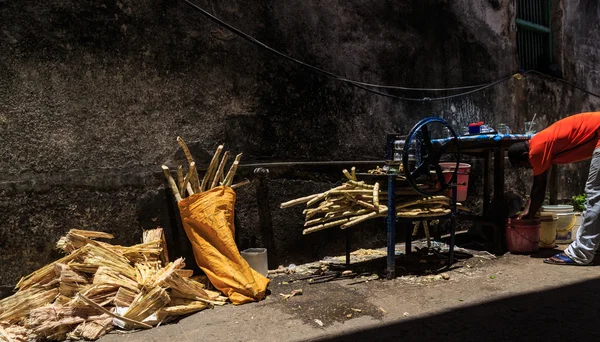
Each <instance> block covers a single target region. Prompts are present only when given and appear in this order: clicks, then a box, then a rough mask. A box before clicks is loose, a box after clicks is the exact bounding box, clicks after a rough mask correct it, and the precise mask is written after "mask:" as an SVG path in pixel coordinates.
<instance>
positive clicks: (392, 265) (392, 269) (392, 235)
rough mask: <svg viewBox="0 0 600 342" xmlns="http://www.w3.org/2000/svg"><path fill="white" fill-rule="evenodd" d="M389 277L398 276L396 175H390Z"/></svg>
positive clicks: (388, 220)
mask: <svg viewBox="0 0 600 342" xmlns="http://www.w3.org/2000/svg"><path fill="white" fill-rule="evenodd" d="M387 278H388V279H394V278H396V175H390V176H388V214H387Z"/></svg>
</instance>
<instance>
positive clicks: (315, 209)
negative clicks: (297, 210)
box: [281, 168, 450, 234]
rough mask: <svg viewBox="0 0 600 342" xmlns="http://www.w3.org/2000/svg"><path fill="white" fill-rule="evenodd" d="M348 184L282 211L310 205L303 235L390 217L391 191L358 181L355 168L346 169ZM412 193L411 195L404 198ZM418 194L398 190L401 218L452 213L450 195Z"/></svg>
mask: <svg viewBox="0 0 600 342" xmlns="http://www.w3.org/2000/svg"><path fill="white" fill-rule="evenodd" d="M343 173H344V175H345V176H346V178H348V181H347V182H345V183H344V184H342V185H341V186H338V187H335V188H333V189H331V190H328V191H325V192H323V193H318V194H313V195H310V196H306V197H302V198H298V199H295V200H292V201H288V202H285V203H282V204H281V208H289V207H291V206H294V205H298V204H304V203H306V206H307V209H305V210H304V212H303V213H304V214H305V217H306V219H305V223H304V226H305V227H307V228H306V229H304V231H303V234H310V233H314V232H317V231H320V230H323V229H327V228H331V227H336V226H340V227H341V228H342V229H346V228H349V227H352V226H355V225H357V224H359V223H361V222H364V221H366V220H369V219H373V218H376V217H382V216H387V211H388V207H387V206H386V205H383V204H382V203H386V202H387V192H386V191H382V190H381V189H380V186H379V183H375V184H367V183H366V182H364V181H358V179H357V177H356V172H355V169H354V168H352V172H348V170H343ZM404 194H408V195H404ZM415 194H416V192H414V191H413V192H407V191H404V190H403V189H401V190H400V191H398V190H396V195H397V196H398V200H397V202H398V203H397V204H396V215H397V216H398V217H415V218H416V217H418V218H421V217H423V218H426V217H433V216H442V215H446V214H449V213H450V199H449V198H448V197H446V196H431V197H422V196H415Z"/></svg>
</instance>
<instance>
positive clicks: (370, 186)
mask: <svg viewBox="0 0 600 342" xmlns="http://www.w3.org/2000/svg"><path fill="white" fill-rule="evenodd" d="M348 183H350V184H351V185H353V186H356V187H359V188H365V189H373V185H371V184H366V183H365V182H364V181H360V182H357V181H349V182H348Z"/></svg>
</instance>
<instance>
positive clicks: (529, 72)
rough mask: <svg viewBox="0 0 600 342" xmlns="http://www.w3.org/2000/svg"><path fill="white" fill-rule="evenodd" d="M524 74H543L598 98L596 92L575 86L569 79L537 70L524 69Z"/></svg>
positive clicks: (599, 96)
mask: <svg viewBox="0 0 600 342" xmlns="http://www.w3.org/2000/svg"><path fill="white" fill-rule="evenodd" d="M524 74H536V75H539V76H543V77H546V78H550V79H552V80H554V81H558V82H562V83H565V84H568V85H570V86H571V87H573V88H576V89H579V90H581V91H582V92H584V93H586V94H588V95H592V96H594V97H597V98H600V95H598V94H596V93H592V92H591V91H589V90H587V89H584V88H582V87H580V86H577V85H575V84H573V83H571V82H569V81H565V80H563V79H561V78H558V77H554V76H550V75H547V74H544V73H542V72H539V71H537V70H528V71H525V72H524V73H523V75H524Z"/></svg>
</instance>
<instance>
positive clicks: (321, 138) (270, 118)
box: [0, 0, 600, 285]
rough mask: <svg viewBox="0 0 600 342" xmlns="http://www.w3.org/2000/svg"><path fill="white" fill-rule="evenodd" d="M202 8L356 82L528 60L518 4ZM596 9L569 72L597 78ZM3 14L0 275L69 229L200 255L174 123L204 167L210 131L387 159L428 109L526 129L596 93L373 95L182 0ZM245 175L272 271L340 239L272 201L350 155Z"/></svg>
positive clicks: (507, 70)
mask: <svg viewBox="0 0 600 342" xmlns="http://www.w3.org/2000/svg"><path fill="white" fill-rule="evenodd" d="M197 4H198V5H200V6H201V7H203V8H205V9H207V10H209V11H210V12H211V13H214V14H215V15H217V16H218V17H220V18H222V19H224V20H225V21H228V22H230V23H233V24H235V26H237V27H238V28H240V29H242V30H243V31H245V32H247V33H248V34H250V35H253V36H255V37H256V38H258V39H259V40H261V41H263V42H265V43H266V44H268V45H270V46H272V47H274V48H276V49H279V50H281V51H283V52H285V53H287V54H289V55H291V56H294V57H295V58H298V59H300V60H302V61H304V62H307V63H310V64H314V65H316V66H318V67H321V68H323V69H326V70H330V71H333V72H335V73H338V74H341V75H344V76H346V77H348V78H352V79H359V80H364V81H369V82H373V83H382V84H399V85H404V86H410V87H452V86H461V85H467V84H479V83H486V82H489V81H491V80H496V79H498V78H501V77H504V76H506V75H510V74H512V73H514V71H515V70H516V69H517V59H516V47H515V44H514V42H515V33H516V27H515V25H514V21H513V19H514V12H515V8H514V3H513V1H482V2H474V1H467V0H455V1H448V0H420V1H409V0H406V1H395V2H388V1H378V2H368V3H367V2H364V1H359V0H348V1H333V0H330V1H314V0H311V1H300V0H294V1H285V2H281V1H274V0H267V1H260V2H256V3H254V4H246V3H241V2H239V1H235V0H224V1H218V2H217V1H212V0H211V1H209V0H197ZM598 8H600V6H598V5H596V4H595V2H594V1H572V2H568V6H567V5H566V4H565V5H564V9H563V12H564V13H563V17H564V25H563V26H562V28H561V29H562V43H561V44H562V51H563V53H562V64H561V65H562V66H563V71H564V74H565V78H566V79H567V80H570V81H572V82H574V83H576V84H578V85H580V86H582V87H586V88H588V89H590V90H592V91H594V90H596V91H597V90H598V79H597V74H596V71H595V68H594V65H595V63H596V58H597V56H598V53H597V49H598V48H600V43H598V42H599V41H600V40H598V39H597V38H598V36H599V32H598V24H597V23H596V18H597V17H598V16H597V12H598ZM583 14H585V16H584V17H582V15H583ZM582 18H583V19H582ZM0 22H2V23H3V24H2V30H1V32H0V51H1V52H0V137H1V142H2V143H1V144H0V156H1V158H0V169H2V170H3V172H2V173H1V174H0V218H1V219H0V251H1V253H0V265H2V267H1V268H0V285H1V284H14V283H15V282H16V281H17V280H18V278H19V276H22V275H25V274H27V273H29V272H31V271H33V270H35V269H36V268H38V267H40V266H42V265H44V264H45V263H47V262H49V261H51V260H53V259H55V258H56V257H57V256H58V254H57V252H56V251H55V250H54V247H53V246H54V242H55V241H56V240H57V238H58V237H59V236H61V235H62V234H64V233H65V232H66V231H68V229H70V228H83V229H93V230H103V231H108V232H111V233H114V234H115V236H116V238H115V242H116V243H120V244H131V243H135V242H136V241H139V239H140V236H141V231H142V229H145V228H153V227H155V226H157V225H159V226H162V227H164V228H165V229H166V230H167V235H168V237H169V247H170V249H171V250H172V254H175V255H184V256H187V257H188V260H189V261H190V262H188V264H192V263H193V262H192V259H191V257H190V256H191V254H190V250H189V245H188V244H187V243H186V242H187V241H186V238H185V235H184V233H183V232H182V231H181V229H180V227H179V224H178V217H177V215H176V210H175V209H174V206H173V202H172V199H171V198H170V194H169V193H168V191H165V190H164V182H163V179H162V175H161V172H160V168H159V166H160V165H161V164H163V163H166V164H167V165H170V166H174V165H176V164H177V163H179V162H181V161H182V160H183V154H182V153H181V151H180V150H178V149H177V144H176V141H175V138H176V136H178V135H180V136H182V137H183V138H184V139H185V140H186V141H187V142H188V144H189V145H190V147H191V150H192V153H193V154H194V156H195V158H196V160H197V162H198V163H199V164H200V166H201V167H205V166H206V164H207V163H208V161H209V158H210V155H211V154H212V152H213V151H214V149H215V147H216V146H217V145H218V144H219V143H225V145H226V147H227V148H228V149H229V150H231V151H232V152H234V153H238V152H244V157H243V162H244V163H259V162H274V161H308V160H310V161H329V160H365V159H370V160H373V159H382V158H383V146H384V133H385V132H391V131H397V132H405V131H407V130H408V129H410V127H411V126H412V125H413V124H414V123H415V122H416V121H418V120H419V119H420V118H423V117H426V116H429V115H439V116H442V117H444V118H446V119H448V120H449V121H450V122H451V123H453V124H456V125H463V124H464V123H465V122H468V121H469V120H474V119H477V120H484V121H486V122H490V123H492V124H495V123H499V122H510V123H512V122H514V123H517V126H518V125H521V122H523V121H525V120H524V118H527V117H530V116H532V115H533V114H534V113H538V117H540V119H543V121H544V123H546V122H550V121H552V120H553V119H555V118H558V117H561V116H564V115H566V113H572V112H577V111H582V110H590V109H594V108H595V107H594V106H595V105H596V104H597V102H594V101H592V100H591V98H589V97H588V96H585V95H582V93H580V92H578V91H576V90H573V89H572V88H570V87H569V86H564V85H560V84H557V83H554V82H548V81H545V80H541V79H538V78H533V77H532V78H528V79H527V80H524V81H520V82H518V81H515V80H510V81H508V82H506V83H504V84H501V85H498V86H496V87H493V88H490V89H488V90H485V91H483V92H480V93H477V94H474V95H470V96H466V97H461V98H456V99H452V100H447V101H442V102H406V101H400V100H394V99H391V98H386V97H382V96H377V95H374V94H370V93H367V92H365V91H363V90H360V89H357V88H354V87H351V86H348V85H346V84H343V83H339V82H336V81H334V80H331V79H329V78H326V77H324V76H322V75H318V74H315V73H312V72H309V71H307V70H306V69H305V68H303V67H301V66H298V65H296V64H293V63H290V62H288V61H285V60H282V59H280V58H277V57H275V56H274V55H273V54H271V53H269V52H267V51H265V50H263V49H260V48H258V47H256V46H254V45H252V44H250V43H248V42H246V41H244V40H242V39H240V38H239V37H237V36H235V35H233V34H231V33H230V32H228V31H227V30H225V29H223V28H221V27H220V26H218V25H216V24H214V23H213V22H211V21H209V20H208V19H206V18H205V17H203V16H202V15H200V14H199V13H197V12H194V11H193V10H191V8H190V7H188V6H186V5H185V4H184V3H183V2H179V1H167V0H156V1H148V0H121V1H114V0H105V1H89V0H81V1H73V0H57V1H48V2H39V1H30V0H24V1H18V2H15V1H12V2H11V1H8V0H0ZM394 94H396V95H401V96H411V97H418V98H422V97H424V96H429V97H431V96H432V95H427V94H423V93H419V92H416V93H406V92H394ZM443 95H448V94H447V93H440V94H439V96H443ZM564 170H565V171H561V172H562V173H561V177H563V178H565V179H567V180H568V182H570V183H569V187H568V188H562V190H561V191H562V192H561V194H562V195H563V196H570V195H571V194H572V193H574V192H577V191H579V188H580V187H581V184H582V181H583V180H584V179H585V174H584V173H585V172H583V171H577V169H576V168H572V169H564ZM566 170H569V171H566ZM251 171H252V169H251V168H245V169H244V168H242V169H241V170H240V176H241V177H244V176H246V177H249V178H250V179H251V180H252V183H251V184H250V185H249V186H247V187H246V188H242V189H240V190H239V191H238V201H237V205H236V210H237V215H236V216H237V217H236V224H237V230H238V232H239V236H238V241H239V244H240V248H246V247H249V246H268V247H269V256H270V258H271V262H272V263H273V264H274V265H276V264H277V263H287V262H297V261H306V260H311V259H313V260H314V259H315V258H319V257H322V256H323V255H327V254H333V253H339V252H340V251H342V250H343V246H344V243H343V237H344V235H343V234H342V233H341V232H339V231H337V230H334V231H328V232H323V233H320V234H314V235H312V236H306V237H303V236H302V235H301V223H302V215H301V212H300V211H301V209H299V208H292V209H287V210H282V209H279V203H281V202H283V201H285V200H289V199H291V198H295V197H299V196H302V195H306V194H309V193H313V192H315V191H320V190H323V189H328V188H330V187H331V186H333V185H334V184H336V182H339V181H340V179H341V177H340V175H341V174H340V169H339V168H331V167H329V168H315V169H306V168H304V169H302V168H300V169H298V168H293V167H288V168H280V169H277V170H275V169H273V170H272V173H271V175H270V176H269V177H268V178H265V179H262V180H260V179H258V178H255V177H254V176H253V174H252V172H251ZM477 177H478V176H477V174H476V175H474V179H475V180H477ZM511 177H513V179H526V178H524V177H516V176H514V175H511ZM527 186H528V183H527V182H526V181H522V180H519V187H520V188H521V189H526V188H527ZM471 191H472V192H473V194H474V195H475V196H474V197H477V196H476V195H477V193H478V189H477V188H476V187H474V188H472V189H471ZM352 234H353V241H354V242H355V243H353V247H357V248H358V247H372V246H381V245H382V244H383V241H384V232H383V229H382V222H373V223H372V224H370V225H365V226H364V227H357V229H355V230H353V232H352ZM359 242H360V243H359Z"/></svg>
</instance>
